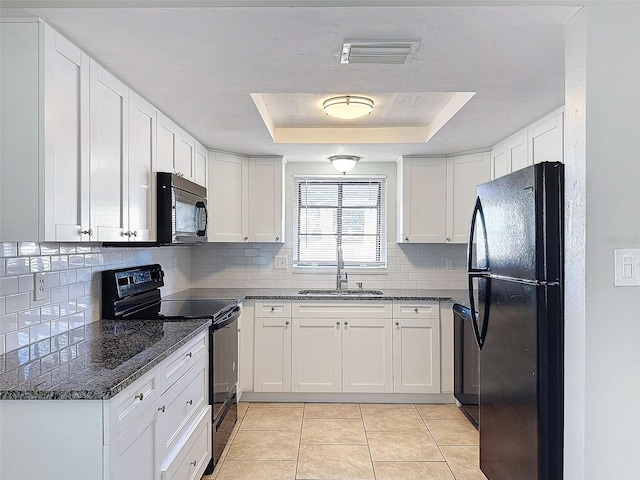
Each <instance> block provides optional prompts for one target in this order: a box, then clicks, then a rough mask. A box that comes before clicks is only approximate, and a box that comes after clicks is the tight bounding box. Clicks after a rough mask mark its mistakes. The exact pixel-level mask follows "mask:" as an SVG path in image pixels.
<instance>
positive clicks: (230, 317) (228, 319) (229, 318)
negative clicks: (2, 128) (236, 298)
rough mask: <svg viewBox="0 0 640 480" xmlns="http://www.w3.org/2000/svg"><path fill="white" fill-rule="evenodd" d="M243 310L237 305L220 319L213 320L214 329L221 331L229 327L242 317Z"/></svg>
mask: <svg viewBox="0 0 640 480" xmlns="http://www.w3.org/2000/svg"><path fill="white" fill-rule="evenodd" d="M241 310H242V308H241V307H240V305H236V306H235V307H234V308H232V309H231V310H229V311H228V312H226V313H225V314H224V315H223V316H221V317H220V318H214V319H213V329H214V330H220V329H221V328H224V327H226V326H227V325H229V324H231V323H233V322H234V321H235V320H237V319H238V317H239V316H240V312H241Z"/></svg>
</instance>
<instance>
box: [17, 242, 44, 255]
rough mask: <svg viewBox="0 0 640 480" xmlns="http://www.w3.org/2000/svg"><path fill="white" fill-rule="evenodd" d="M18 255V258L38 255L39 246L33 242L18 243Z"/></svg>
mask: <svg viewBox="0 0 640 480" xmlns="http://www.w3.org/2000/svg"><path fill="white" fill-rule="evenodd" d="M18 255H19V256H20V257H28V256H31V255H40V245H39V244H37V243H35V242H20V243H18Z"/></svg>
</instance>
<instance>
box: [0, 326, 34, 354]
mask: <svg viewBox="0 0 640 480" xmlns="http://www.w3.org/2000/svg"><path fill="white" fill-rule="evenodd" d="M5 344H6V350H7V352H10V351H11V350H17V349H18V348H21V347H24V346H25V345H29V329H28V328H23V329H22V330H17V331H14V332H8V333H7V334H6V335H5Z"/></svg>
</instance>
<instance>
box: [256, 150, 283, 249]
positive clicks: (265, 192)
mask: <svg viewBox="0 0 640 480" xmlns="http://www.w3.org/2000/svg"><path fill="white" fill-rule="evenodd" d="M283 176H284V160H283V159H282V157H278V158H257V157H255V158H250V159H249V241H251V242H279V243H284V201H283V200H284V198H283V196H284V191H283V183H284V182H283Z"/></svg>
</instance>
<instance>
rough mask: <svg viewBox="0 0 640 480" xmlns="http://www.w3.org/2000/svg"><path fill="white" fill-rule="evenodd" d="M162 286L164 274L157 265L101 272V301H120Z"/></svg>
mask: <svg viewBox="0 0 640 480" xmlns="http://www.w3.org/2000/svg"><path fill="white" fill-rule="evenodd" d="M162 286H164V272H163V271H162V267H161V266H160V265H158V264H154V265H145V266H142V267H132V268H122V269H118V270H105V271H104V272H102V291H103V301H105V300H107V301H113V300H120V299H122V298H125V297H129V296H131V295H136V294H140V293H144V292H149V291H151V290H155V289H157V288H158V287H162ZM105 296H106V297H108V298H105Z"/></svg>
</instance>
